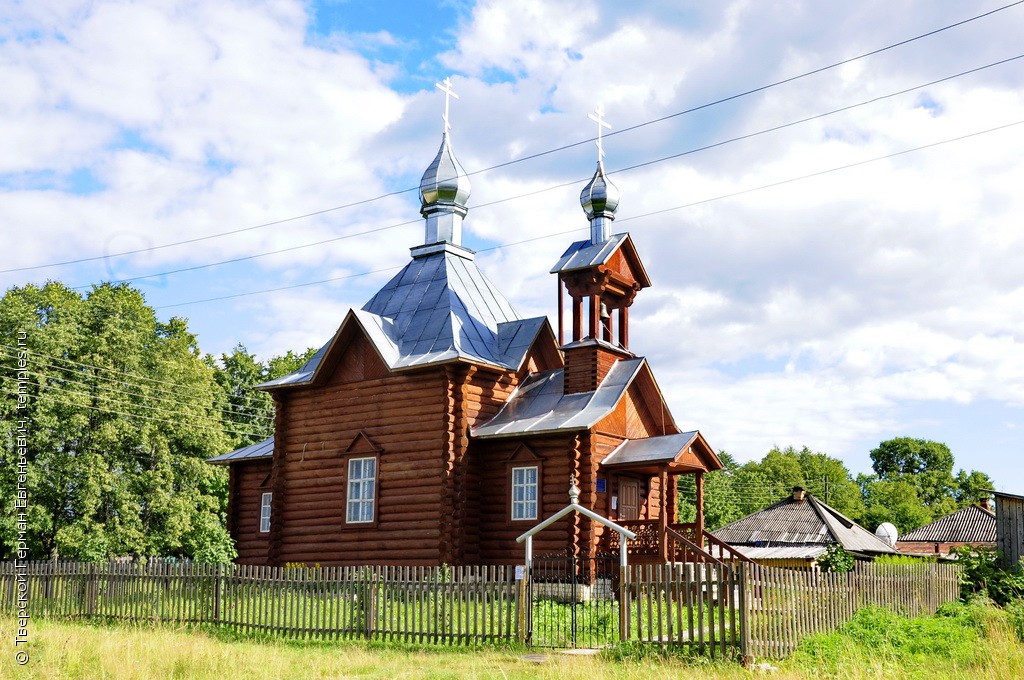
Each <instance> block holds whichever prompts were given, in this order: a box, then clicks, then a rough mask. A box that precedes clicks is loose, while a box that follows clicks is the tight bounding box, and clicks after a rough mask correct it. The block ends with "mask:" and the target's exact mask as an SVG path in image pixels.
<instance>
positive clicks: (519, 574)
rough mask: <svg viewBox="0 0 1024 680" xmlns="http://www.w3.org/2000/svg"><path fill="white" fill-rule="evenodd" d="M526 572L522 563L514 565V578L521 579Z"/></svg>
mask: <svg viewBox="0 0 1024 680" xmlns="http://www.w3.org/2000/svg"><path fill="white" fill-rule="evenodd" d="M525 573H526V567H525V566H524V565H522V564H517V565H516V580H517V581H522V580H523V575H524V574H525Z"/></svg>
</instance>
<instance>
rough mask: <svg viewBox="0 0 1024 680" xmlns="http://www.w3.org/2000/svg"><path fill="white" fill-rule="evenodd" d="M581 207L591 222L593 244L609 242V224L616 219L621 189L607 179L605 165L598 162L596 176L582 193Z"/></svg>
mask: <svg viewBox="0 0 1024 680" xmlns="http://www.w3.org/2000/svg"><path fill="white" fill-rule="evenodd" d="M580 205H582V206H583V212H585V213H586V214H587V219H589V220H590V241H591V243H603V242H604V241H607V240H608V224H609V223H610V222H611V221H612V220H614V219H615V211H616V210H617V209H618V207H619V188H618V187H617V186H615V185H614V184H612V182H611V180H609V179H608V178H607V177H605V174H604V165H603V164H602V163H601V161H598V162H597V170H596V171H595V172H594V176H593V177H592V178H591V179H590V182H588V183H587V186H585V187H583V191H581V192H580Z"/></svg>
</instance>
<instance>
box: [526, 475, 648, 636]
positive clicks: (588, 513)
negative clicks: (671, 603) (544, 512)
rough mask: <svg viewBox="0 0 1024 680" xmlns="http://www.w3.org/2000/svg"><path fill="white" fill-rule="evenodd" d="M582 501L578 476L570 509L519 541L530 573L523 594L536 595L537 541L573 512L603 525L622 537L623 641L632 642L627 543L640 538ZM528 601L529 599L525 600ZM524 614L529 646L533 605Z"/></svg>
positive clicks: (573, 483) (571, 488) (572, 485)
mask: <svg viewBox="0 0 1024 680" xmlns="http://www.w3.org/2000/svg"><path fill="white" fill-rule="evenodd" d="M579 500H580V489H579V487H578V486H576V476H575V475H572V476H570V477H569V505H567V506H565V507H564V508H562V509H561V510H559V511H558V512H556V513H555V514H553V515H551V517H548V518H547V519H546V520H544V521H543V522H541V523H540V524H538V525H537V526H535V527H533V528H532V529H530V530H529V531H527V532H526V533H524V534H523V535H522V536H520V537H518V538H517V539H516V543H523V542H525V543H526V569H525V570H524V572H525V573H524V574H523V583H522V584H521V586H520V589H521V590H520V592H522V593H530V592H532V590H531V588H530V587H529V586H530V585H531V584H532V583H533V537H534V536H535V535H536V534H538V533H540V532H541V531H543V530H544V529H547V528H548V527H549V526H551V525H552V524H554V523H555V522H557V521H558V520H560V519H562V518H563V517H565V516H566V515H568V514H569V513H571V512H578V513H580V514H581V515H583V516H584V517H589V518H590V519H592V520H594V521H595V522H598V523H600V524H603V525H604V526H606V527H608V528H609V529H611V530H612V531H614V532H616V533H617V534H619V640H621V641H625V640H628V639H629V567H628V560H627V556H628V551H627V548H626V542H627V541H630V540H632V539H634V538H636V534H635V533H634V532H632V531H630V530H629V529H627V528H626V527H624V526H621V525H619V524H616V523H615V522H613V521H611V520H610V519H608V518H607V517H602V516H601V515H599V514H597V513H596V512H594V511H593V510H590V509H589V508H585V507H583V506H582V505H580V504H579ZM524 599H525V597H524ZM520 611H525V613H526V620H525V621H524V622H523V624H524V625H523V627H522V628H520V636H521V638H522V639H521V641H522V642H525V641H526V638H527V636H528V635H527V631H529V635H530V636H532V634H533V602H532V600H531V601H530V602H523V606H522V608H521V609H520Z"/></svg>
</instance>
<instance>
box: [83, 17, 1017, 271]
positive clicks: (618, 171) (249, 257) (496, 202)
mask: <svg viewBox="0 0 1024 680" xmlns="http://www.w3.org/2000/svg"><path fill="white" fill-rule="evenodd" d="M1022 1H1024V0H1022ZM1018 59H1024V54H1018V55H1017V56H1014V57H1008V58H1006V59H1001V60H999V61H995V62H991V63H989V64H985V65H983V66H978V67H975V68H972V69H968V70H966V71H961V72H959V73H955V74H953V75H949V76H945V77H943V78H938V79H935V80H931V81H929V82H926V83H922V84H920V85H914V86H913V87H908V88H904V89H902V90H899V91H896V92H892V93H889V94H885V95H880V96H877V97H873V98H871V99H868V100H865V101H862V102H857V103H856V104H849V105H847V106H843V107H840V108H838V109H832V110H831V111H825V112H823V113H818V114H815V115H813V116H807V117H805V118H800V119H798V120H794V121H790V122H788V123H782V124H780V125H776V126H773V127H770V128H765V129H763V130H758V131H756V132H750V133H747V134H744V135H739V136H736V137H730V138H728V139H724V140H721V141H718V142H714V143H712V144H706V145H704V146H699V147H695V148H692V149H688V150H686V151H682V152H679V153H675V154H672V155H669V156H662V157H660V158H656V159H653V160H650V161H645V162H643V163H638V164H636V165H630V166H626V167H623V168H618V169H614V170H609V171H606V172H605V174H606V175H608V176H611V175H616V174H621V173H626V172H631V171H633V170H638V169H641V168H646V167H649V166H651V165H656V164H658V163H664V162H666V161H670V160H675V159H678V158H682V157H684V156H689V155H692V154H695V153H699V152H701V151H708V150H710V149H716V148H719V147H722V146H726V145H728V144H732V143H735V142H739V141H745V140H748V139H752V138H754V137H759V136H761V135H766V134H769V133H772V132H778V131H779V130H784V129H787V128H790V127H794V126H796V125H802V124H804V123H808V122H811V121H815V120H819V119H821V118H825V117H827V116H832V115H835V114H837V113H843V112H845V111H850V110H852V109H855V108H859V107H861V106H867V105H870V104H875V103H878V102H880V101H884V100H886V99H891V98H893V97H898V96H901V95H904V94H908V93H910V92H914V91H916V90H920V89H923V88H926V87H931V86H933V85H937V84H939V83H944V82H947V81H950V80H954V79H956V78H961V77H963V76H967V75H971V74H974V73H978V72H980V71H984V70H986V69H989V68H993V67H996V66H1002V65H1004V64H1007V63H1010V62H1013V61H1017V60H1018ZM587 179H589V177H583V178H579V179H574V180H571V181H568V182H562V183H559V184H554V185H550V186H547V187H544V188H541V189H535V190H533V191H530V192H528V193H525V194H518V195H516V196H509V197H506V198H500V199H497V200H494V201H489V202H487V203H482V204H480V205H476V206H474V207H473V210H474V211H477V210H480V209H482V208H489V207H492V206H496V205H500V204H503V203H508V202H510V201H517V200H520V199H523V198H527V197H530V196H536V195H538V194H542V193H546V192H549V191H554V190H556V189H562V188H564V187H567V186H572V185H574V184H580V183H582V182H585V181H587ZM420 221H421V220H406V221H404V222H398V223H396V224H390V225H387V226H384V227H376V228H374V229H367V230H364V231H357V232H353V233H350V234H344V235H342V236H335V237H332V238H329V239H323V240H320V241H313V242H310V243H304V244H300V245H297V246H289V247H287V248H281V249H278V250H271V251H267V252H263V253H255V254H253V255H244V256H240V257H234V258H230V259H227V260H220V261H217V262H208V263H205V264H198V265H193V266H191V267H181V268H178V269H171V270H168V271H162V272H155V273H153V274H141V275H138V276H129V277H125V278H122V279H116V280H113V281H110V283H115V284H117V283H129V282H132V281H141V280H144V279H152V278H158V277H161V276H170V275H173V274H181V273H185V272H192V271H198V270H202V269H209V268H211V267H219V266H222V265H226V264H237V263H239V262H247V261H251V260H256V259H259V258H262V257H269V256H272V255H280V254H282V253H288V252H293V251H296V250H303V249H306V248H313V247H315V246H322V245H326V244H329V243H336V242H338V241H344V240H347V239H351V238H356V237H359V236H365V235H368V234H375V233H380V232H382V231H388V230H390V229H397V228H399V227H404V226H408V225H410V224H417V223H419V222H420ZM92 285H93V284H91V283H90V284H82V285H77V286H70V288H71V289H72V290H83V289H86V288H89V287H91V286H92Z"/></svg>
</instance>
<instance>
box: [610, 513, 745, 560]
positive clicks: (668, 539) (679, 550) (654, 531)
mask: <svg viewBox="0 0 1024 680" xmlns="http://www.w3.org/2000/svg"><path fill="white" fill-rule="evenodd" d="M619 524H621V525H622V526H624V527H625V528H627V529H629V530H630V531H632V532H634V533H635V534H636V538H635V539H633V540H631V541H629V543H628V544H627V546H626V552H627V554H628V555H629V556H630V557H632V558H640V559H642V560H643V561H645V562H647V561H651V559H652V558H653V560H654V561H657V562H706V563H719V562H723V563H728V564H736V563H738V562H750V560H748V559H747V558H746V557H745V556H743V555H742V554H740V553H739V552H738V551H737V550H736V549H735V548H733V547H732V546H730V545H729V544H728V543H725V542H724V541H721V540H719V539H718V538H716V537H715V536H713V535H712V534H710V533H709V532H707V531H704V532H702V534H701V535H700V536H699V537H698V534H697V525H696V524H693V523H685V524H670V525H669V526H668V527H667V528H666V529H664V530H663V529H662V527H661V522H660V521H659V520H656V519H633V520H622V521H620V522H619ZM604 543H605V544H604V545H602V546H601V550H602V551H607V552H612V553H616V554H617V553H618V550H619V535H618V534H611V535H609V534H605V538H604Z"/></svg>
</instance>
